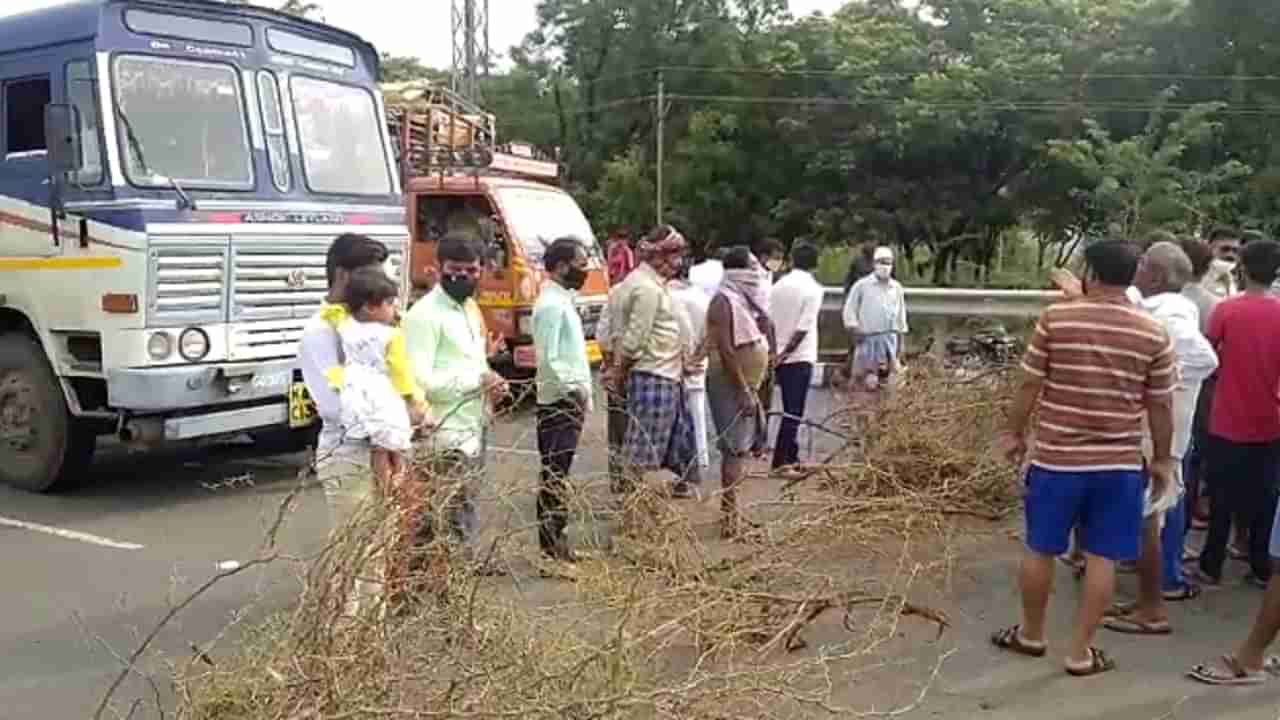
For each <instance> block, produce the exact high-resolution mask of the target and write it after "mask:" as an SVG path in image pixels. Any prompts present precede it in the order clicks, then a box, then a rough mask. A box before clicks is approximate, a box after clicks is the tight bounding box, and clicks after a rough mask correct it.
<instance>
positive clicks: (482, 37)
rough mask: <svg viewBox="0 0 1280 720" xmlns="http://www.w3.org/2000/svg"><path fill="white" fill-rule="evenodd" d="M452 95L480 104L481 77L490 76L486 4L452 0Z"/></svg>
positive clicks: (474, 1) (487, 9)
mask: <svg viewBox="0 0 1280 720" xmlns="http://www.w3.org/2000/svg"><path fill="white" fill-rule="evenodd" d="M450 13H451V14H450V17H451V19H452V21H453V22H452V25H453V72H452V77H451V78H450V81H451V82H450V84H451V85H452V86H453V91H454V92H456V93H458V94H459V95H462V96H463V97H465V98H466V99H468V100H470V101H471V102H473V103H476V104H479V103H480V101H481V98H480V77H481V76H482V75H483V76H487V75H488V73H489V0H453V2H452V8H451V10H450Z"/></svg>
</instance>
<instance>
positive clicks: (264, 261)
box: [231, 243, 404, 322]
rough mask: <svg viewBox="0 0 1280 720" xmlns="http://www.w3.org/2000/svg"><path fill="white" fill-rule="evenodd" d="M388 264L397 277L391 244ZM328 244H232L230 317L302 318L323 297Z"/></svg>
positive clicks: (397, 255)
mask: <svg viewBox="0 0 1280 720" xmlns="http://www.w3.org/2000/svg"><path fill="white" fill-rule="evenodd" d="M388 249H389V250H391V264H392V267H393V272H394V273H395V277H397V278H399V273H400V268H401V266H402V265H403V259H404V258H403V257H402V256H403V252H402V250H401V249H400V248H399V247H395V246H391V247H389V248H388ZM327 250H328V247H327V246H320V247H317V246H316V245H289V244H285V243H272V244H271V245H264V244H254V245H236V246H234V247H233V248H232V251H231V252H232V267H233V273H234V281H233V286H232V302H231V321H232V322H242V321H246V320H287V319H295V320H305V319H306V318H308V317H310V316H311V315H313V314H314V313H315V312H316V310H318V309H319V308H320V304H321V303H322V302H324V296H325V292H326V287H327V284H326V281H325V274H324V271H325V252H326V251H327Z"/></svg>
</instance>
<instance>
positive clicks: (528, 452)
mask: <svg viewBox="0 0 1280 720" xmlns="http://www.w3.org/2000/svg"><path fill="white" fill-rule="evenodd" d="M815 403H816V404H817V407H818V410H817V411H820V409H821V408H822V407H825V406H826V405H827V404H828V401H827V398H826V394H825V393H820V394H819V396H818V397H817V398H816V399H815ZM602 409H603V398H600V401H598V402H597V410H596V414H595V416H594V417H593V419H592V420H591V421H590V422H589V427H588V430H587V432H586V434H585V436H584V438H583V449H582V451H581V452H580V454H579V458H578V461H577V463H576V465H575V475H577V476H578V477H579V479H580V481H586V482H599V483H600V484H601V485H603V484H604V477H605V469H606V465H607V463H606V457H607V456H606V450H605V447H606V443H605V438H604V417H603V412H602ZM802 441H803V438H802ZM536 447H537V445H536V439H535V437H534V434H533V423H532V418H531V415H530V414H529V413H528V412H525V413H522V414H518V415H517V416H516V417H514V418H509V419H507V420H504V421H502V422H499V423H497V425H496V427H495V429H494V432H493V434H492V436H491V439H490V450H491V456H490V473H491V474H493V475H494V476H495V478H496V479H498V480H499V481H500V484H502V485H504V486H505V487H507V488H508V489H510V488H514V489H515V490H514V492H510V491H509V494H508V499H507V500H505V501H504V502H502V503H494V502H490V503H488V507H487V508H484V507H482V515H483V516H484V517H483V522H484V523H485V524H486V525H488V526H490V527H499V528H501V529H502V530H506V529H508V528H510V527H512V526H513V524H514V523H522V524H523V525H524V526H525V527H527V526H528V524H529V521H530V520H532V516H533V488H534V483H535V482H536V469H537V452H536ZM302 461H303V458H302V457H301V456H278V457H264V456H262V455H261V454H260V453H255V452H254V450H253V448H252V446H251V445H239V446H235V445H228V446H217V447H213V448H206V449H184V450H171V451H167V452H160V453H152V454H145V455H136V454H135V455H131V454H129V453H127V452H125V451H124V450H123V449H122V448H120V447H118V446H115V447H108V448H106V449H104V450H103V451H100V453H99V457H98V461H97V463H96V464H95V467H94V468H93V470H92V471H91V473H90V474H89V475H88V476H87V477H85V478H84V479H83V481H82V482H80V483H79V487H78V489H75V490H72V491H69V492H64V493H61V494H56V495H34V494H29V493H24V492H20V491H16V490H10V489H8V488H3V487H0V568H4V569H5V575H6V578H5V582H4V583H3V589H0V720H25V719H26V718H42V719H53V720H63V719H73V718H88V717H91V715H92V713H93V711H94V709H95V708H96V706H97V704H98V702H99V701H100V699H101V697H102V695H103V693H104V691H105V689H106V687H107V686H108V685H109V684H110V683H111V682H112V680H113V679H114V678H115V676H116V675H117V674H118V673H119V672H120V669H121V668H122V667H123V665H122V662H121V660H120V659H119V658H118V657H117V656H128V655H129V653H131V652H132V651H133V649H134V648H136V647H137V646H138V644H139V642H140V639H141V638H142V637H145V636H146V634H147V633H149V632H151V630H152V628H154V627H155V626H156V624H157V622H158V621H159V619H160V618H161V617H163V616H164V615H165V613H166V612H167V611H168V610H169V608H170V607H172V604H173V603H174V602H178V601H181V600H182V599H183V598H185V597H186V596H187V595H188V594H190V593H191V591H192V590H194V589H195V588H196V587H198V586H199V585H200V584H201V583H203V582H205V581H207V580H209V579H210V578H212V577H213V576H214V575H215V574H217V573H218V572H219V570H220V568H225V567H227V565H226V563H233V562H239V563H244V562H247V561H249V560H251V559H252V558H254V557H256V556H257V554H258V552H259V549H260V547H261V543H262V540H263V538H264V537H265V534H266V530H267V528H268V527H270V526H271V524H272V522H273V521H274V519H275V518H276V516H277V513H278V512H279V509H280V507H281V504H282V503H283V502H284V500H285V499H286V498H287V497H288V496H289V495H290V494H291V493H293V492H295V491H297V489H298V487H299V479H298V476H299V471H300V469H301V467H302ZM526 489H527V492H526ZM328 525H329V516H328V511H327V508H326V506H325V503H324V499H323V495H322V494H321V492H320V491H319V489H318V488H314V487H312V488H309V489H306V490H303V491H301V493H300V494H299V495H298V497H297V502H296V504H295V506H294V507H293V509H292V510H291V511H290V512H289V514H288V519H287V522H286V523H285V524H284V526H283V529H282V531H281V532H280V535H279V546H280V548H281V550H283V551H284V552H286V553H292V554H298V555H302V554H305V553H306V552H307V551H309V550H315V549H318V548H319V547H320V546H321V545H322V543H323V541H324V538H325V533H326V531H327V529H328ZM517 542H521V543H523V544H527V545H529V546H530V547H532V545H533V543H534V537H533V533H532V532H529V533H528V537H527V538H517ZM294 572H295V570H294V569H293V568H291V567H290V566H288V565H277V566H273V567H272V568H270V569H263V570H258V569H253V570H249V571H246V572H244V573H243V574H241V575H238V576H236V577H235V578H232V579H230V580H227V581H223V582H220V583H218V584H217V585H215V586H214V587H213V588H212V589H211V590H209V591H208V592H207V593H204V594H202V595H201V596H200V598H199V599H198V600H197V601H196V602H195V603H194V604H193V605H192V606H191V607H189V608H187V609H186V610H185V611H183V612H182V613H181V614H180V615H179V616H178V617H177V618H176V619H175V621H174V622H172V623H170V624H169V625H167V626H166V627H165V629H164V631H162V632H161V633H160V635H159V636H158V637H157V639H156V641H155V643H154V644H153V647H152V649H153V650H156V651H159V653H160V657H155V656H153V655H151V654H150V653H149V654H148V656H147V660H146V662H145V663H144V667H145V668H147V669H148V670H152V671H158V672H156V675H157V676H158V677H161V678H163V677H165V675H164V666H163V664H164V662H166V661H173V662H186V661H187V660H188V659H189V658H190V657H191V656H192V654H193V653H192V649H191V646H192V644H193V643H194V644H197V645H199V646H200V647H202V648H203V647H205V645H206V644H207V643H209V642H210V641H211V640H213V639H215V638H217V637H218V636H219V634H220V633H222V632H224V631H226V629H227V628H228V626H230V625H232V624H233V623H234V622H236V621H237V620H238V619H239V620H242V621H244V620H247V621H251V620H253V619H255V618H261V617H262V616H263V615H264V614H265V613H268V612H271V611H274V610H279V609H282V608H285V607H287V606H288V604H289V602H290V601H291V600H292V599H293V598H294V597H295V596H296V593H297V591H298V588H299V584H298V582H297V581H296V580H295V579H294ZM231 632H234V627H233V629H232V631H231ZM226 647H227V644H226V643H224V644H222V645H220V646H218V649H216V650H215V651H214V652H213V653H212V654H213V655H214V658H213V659H214V660H215V661H216V660H217V656H218V652H219V651H221V652H224V653H225V652H227V649H226ZM167 690H168V689H167V688H166V687H164V686H163V684H162V685H161V687H160V691H161V693H162V694H164V693H166V692H167ZM153 693H154V690H153V689H152V688H151V687H150V686H149V685H147V684H144V683H143V682H142V681H141V680H139V679H138V678H137V677H134V676H130V678H129V680H127V681H126V683H125V685H124V686H123V687H122V688H121V690H120V691H119V693H118V698H120V699H123V700H125V702H124V703H123V705H122V707H120V708H119V709H122V710H124V711H125V712H126V713H127V711H128V707H129V702H131V701H132V699H133V698H138V697H151V696H152V695H153ZM152 716H158V715H154V714H153V713H151V712H150V711H149V710H148V709H146V708H142V707H140V708H138V710H137V714H135V715H134V716H133V717H134V718H135V720H136V719H137V718H142V717H152ZM105 717H114V716H113V715H110V714H108V715H105Z"/></svg>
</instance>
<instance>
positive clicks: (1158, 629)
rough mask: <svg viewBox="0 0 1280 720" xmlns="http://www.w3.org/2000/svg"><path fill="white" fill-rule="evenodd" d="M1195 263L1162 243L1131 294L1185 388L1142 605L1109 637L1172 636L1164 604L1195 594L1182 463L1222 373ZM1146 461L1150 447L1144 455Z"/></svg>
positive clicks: (1150, 536)
mask: <svg viewBox="0 0 1280 720" xmlns="http://www.w3.org/2000/svg"><path fill="white" fill-rule="evenodd" d="M1191 277H1192V267H1191V260H1190V259H1189V258H1188V257H1187V254H1186V253H1185V252H1183V251H1182V248H1180V247H1178V246H1177V244H1175V243H1172V242H1157V243H1155V244H1154V245H1152V246H1151V247H1150V248H1149V249H1148V250H1147V252H1146V253H1145V254H1144V255H1143V256H1142V259H1141V260H1140V261H1139V263H1138V270H1137V273H1136V274H1135V275H1134V279H1133V283H1134V286H1133V287H1131V288H1129V293H1127V294H1128V295H1129V297H1130V300H1132V301H1133V302H1134V304H1136V305H1138V306H1139V307H1141V308H1142V309H1144V310H1146V311H1147V312H1148V313H1150V314H1151V316H1152V317H1154V318H1155V319H1157V320H1159V321H1160V323H1161V324H1162V325H1163V326H1164V328H1165V331H1166V332H1167V333H1168V334H1169V339H1170V340H1171V341H1172V343H1173V352H1174V356H1175V358H1176V360H1177V366H1178V376H1179V378H1180V381H1179V383H1178V387H1177V389H1176V390H1175V391H1174V394H1173V443H1172V451H1173V458H1174V460H1175V471H1176V474H1175V482H1174V483H1173V484H1172V487H1171V488H1169V490H1170V493H1169V494H1168V496H1166V497H1148V499H1147V502H1146V507H1145V512H1144V515H1145V516H1146V522H1145V528H1144V534H1143V542H1142V554H1141V557H1140V558H1139V561H1138V576H1139V589H1138V601H1137V603H1136V604H1135V605H1134V606H1133V607H1132V608H1131V609H1129V608H1125V610H1127V612H1124V613H1122V614H1119V615H1117V616H1115V617H1110V618H1107V619H1106V620H1105V621H1104V623H1103V626H1104V627H1106V628H1107V629H1109V630H1114V631H1116V632H1123V633H1129V634H1136V635H1167V634H1169V633H1170V632H1171V631H1172V628H1171V626H1170V625H1169V614H1168V609H1167V608H1166V606H1165V601H1166V600H1186V599H1190V598H1193V597H1195V596H1196V594H1197V591H1196V590H1195V589H1193V588H1192V586H1191V585H1189V584H1188V583H1187V582H1186V580H1185V579H1184V578H1183V573H1182V551H1183V542H1184V540H1185V537H1186V520H1185V518H1184V513H1185V511H1186V506H1185V498H1184V497H1183V490H1184V487H1183V478H1182V476H1181V469H1182V461H1183V458H1184V457H1185V455H1186V452H1187V448H1188V446H1189V445H1190V443H1191V427H1192V421H1193V420H1194V416H1195V408H1196V400H1197V397H1198V396H1199V394H1200V386H1201V384H1202V383H1203V382H1204V380H1205V378H1207V377H1209V375H1211V374H1212V373H1213V371H1214V370H1216V369H1217V368H1218V355H1217V353H1216V352H1214V350H1213V346H1212V345H1210V344H1209V341H1208V340H1207V339H1205V337H1204V335H1202V334H1201V333H1200V317H1199V316H1200V313H1199V310H1198V309H1197V308H1196V306H1195V303H1193V302H1192V301H1191V300H1189V299H1188V298H1187V297H1186V296H1184V295H1183V294H1182V290H1183V288H1184V287H1186V285H1187V283H1188V282H1190V281H1191ZM1146 450H1147V453H1148V455H1149V454H1150V448H1149V447H1147V448H1146Z"/></svg>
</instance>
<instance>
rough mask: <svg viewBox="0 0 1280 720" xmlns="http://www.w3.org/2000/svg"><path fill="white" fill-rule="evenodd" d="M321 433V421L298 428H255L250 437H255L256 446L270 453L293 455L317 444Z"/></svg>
mask: <svg viewBox="0 0 1280 720" xmlns="http://www.w3.org/2000/svg"><path fill="white" fill-rule="evenodd" d="M319 435H320V423H315V424H314V425H311V426H309V427H304V428H298V429H297V430H295V429H293V428H287V427H285V428H271V429H270V430H255V431H253V432H251V433H249V437H251V438H253V444H254V446H255V447H257V448H258V449H259V450H262V451H263V452H265V453H267V454H268V455H292V454H294V453H300V452H303V451H304V450H307V449H308V448H311V447H313V446H314V445H315V444H316V437H317V436H319Z"/></svg>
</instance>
